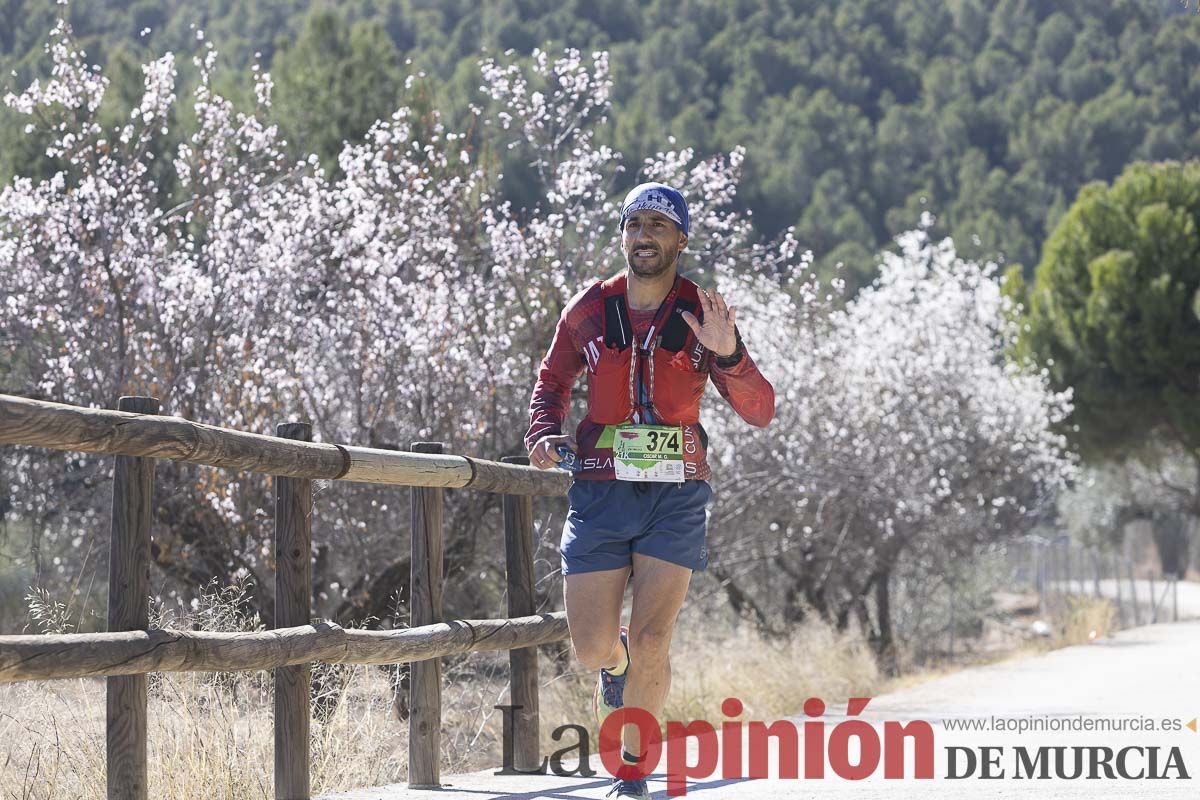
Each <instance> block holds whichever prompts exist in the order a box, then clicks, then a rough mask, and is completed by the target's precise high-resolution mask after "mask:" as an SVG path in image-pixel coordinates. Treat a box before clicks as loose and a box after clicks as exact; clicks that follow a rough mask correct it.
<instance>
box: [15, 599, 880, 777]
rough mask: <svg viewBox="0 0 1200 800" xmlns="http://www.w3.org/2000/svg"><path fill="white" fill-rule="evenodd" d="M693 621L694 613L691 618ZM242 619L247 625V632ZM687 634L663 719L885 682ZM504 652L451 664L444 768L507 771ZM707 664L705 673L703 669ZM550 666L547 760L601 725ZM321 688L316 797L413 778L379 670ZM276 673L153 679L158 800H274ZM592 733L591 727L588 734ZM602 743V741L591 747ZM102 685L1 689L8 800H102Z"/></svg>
mask: <svg viewBox="0 0 1200 800" xmlns="http://www.w3.org/2000/svg"><path fill="white" fill-rule="evenodd" d="M696 618H698V615H697V616H696ZM245 622H246V621H244V620H243V621H241V623H240V624H244V623H245ZM704 622H705V624H704V625H703V626H700V625H698V624H692V625H688V624H686V620H684V621H682V622H681V627H680V629H679V631H678V632H677V633H676V636H675V641H674V643H673V646H672V662H673V665H674V671H675V678H674V681H673V684H672V688H671V696H670V699H669V705H668V708H667V710H666V713H665V714H664V717H665V718H666V719H676V720H692V719H707V720H709V721H713V722H716V721H720V720H722V719H725V717H724V716H723V715H721V711H720V705H721V701H722V700H724V699H725V698H726V697H737V698H739V699H740V700H742V702H743V703H744V704H745V707H746V711H745V714H744V715H743V717H744V718H753V719H763V720H770V719H775V718H778V717H781V716H784V715H787V714H793V713H795V712H796V711H797V709H799V707H800V705H801V704H802V703H803V702H804V700H805V699H806V698H808V697H810V696H819V697H822V698H823V699H825V700H826V701H827V702H836V701H837V700H839V699H842V698H845V697H847V696H850V695H869V694H870V693H871V691H872V690H873V689H874V688H875V687H876V686H877V685H878V681H879V676H878V673H877V671H876V669H875V663H874V660H873V659H872V658H871V656H870V653H869V651H868V649H867V648H866V647H865V646H864V645H863V644H862V643H861V642H858V641H856V640H854V639H853V638H850V637H845V636H840V635H837V634H835V633H833V632H831V631H830V630H829V629H827V628H825V627H823V626H819V625H812V626H808V627H804V628H801V629H798V630H797V632H796V635H795V636H794V637H792V638H791V639H790V640H789V641H785V642H772V641H766V640H764V639H762V638H761V637H759V636H757V635H756V634H754V633H753V632H751V631H750V630H749V629H747V628H745V627H737V626H734V625H732V624H724V625H720V626H717V627H715V628H714V627H713V626H712V623H711V619H705V621H704ZM507 663H508V658H507V654H505V653H480V654H475V655H472V656H469V657H467V658H464V659H460V660H456V661H449V662H448V663H447V667H446V670H445V686H446V689H445V693H444V695H443V715H444V725H443V747H442V752H443V772H444V774H453V773H455V772H464V771H470V770H474V769H484V768H488V767H493V766H496V765H498V764H499V761H500V730H501V721H502V718H501V714H500V712H499V711H496V710H495V709H494V708H493V707H494V706H496V705H499V704H503V703H507V702H508V701H507V673H508V669H507ZM698 666H699V667H701V668H697V667H698ZM552 673H553V670H552V666H551V664H550V659H549V658H547V657H543V659H542V680H543V683H542V687H541V695H540V697H541V717H542V730H543V739H544V741H543V752H545V753H551V752H553V751H554V750H556V749H559V748H561V747H564V746H567V745H569V744H571V743H573V741H574V740H573V738H567V739H564V740H563V741H560V742H554V741H553V740H552V739H551V738H550V736H551V732H552V731H553V730H554V729H555V728H556V727H558V726H560V725H564V724H568V723H574V724H581V725H584V726H585V727H586V728H588V729H589V730H592V729H593V725H592V719H591V711H590V709H591V691H592V687H593V681H594V679H595V675H594V673H591V672H584V671H581V670H580V671H571V672H567V673H565V674H563V675H561V676H554V675H553V674H552ZM327 677H328V679H327V680H326V681H324V682H323V684H322V685H323V686H324V687H325V689H324V691H326V692H327V693H336V695H337V697H338V700H339V702H338V704H337V708H336V711H335V712H334V713H333V715H332V717H330V718H329V719H328V720H327V721H325V722H323V723H322V722H320V721H319V720H318V719H317V718H316V717H314V720H313V741H312V747H313V773H312V776H313V789H314V791H315V792H317V793H322V792H333V791H340V790H346V789H352V788H360V787H364V786H373V785H380V784H384V783H390V782H397V781H404V780H406V777H407V776H406V760H407V752H408V744H407V723H405V722H401V721H399V720H398V719H397V718H396V715H395V712H394V711H393V707H392V698H393V696H394V692H393V689H392V682H391V680H390V678H389V676H388V674H387V672H385V671H384V670H381V669H378V668H370V667H356V668H348V667H338V668H333V674H331V675H329V676H327ZM271 702H272V701H271V681H270V675H269V673H262V672H259V673H239V674H235V675H214V674H205V673H194V674H163V675H153V676H151V682H150V704H149V705H150V708H149V712H150V713H149V724H150V730H149V758H150V796H151V797H155V798H165V799H166V800H176V799H178V800H183V798H189V800H190V799H191V798H196V797H204V798H208V799H209V800H234V799H235V798H236V799H237V800H245V799H247V798H264V799H269V798H271V797H273V791H274V790H273V783H272V771H273V729H272V723H271ZM593 735H594V730H593ZM593 741H594V740H593ZM104 750H105V744H104V682H103V681H102V680H75V681H52V682H44V683H22V684H11V685H7V686H0V798H4V800H9V798H12V800H43V799H45V800H50V798H54V799H55V800H59V799H60V798H63V799H66V798H88V799H89V800H90V799H91V798H96V799H97V800H99V799H100V798H103V797H104V796H105V770H104Z"/></svg>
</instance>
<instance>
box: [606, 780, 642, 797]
mask: <svg viewBox="0 0 1200 800" xmlns="http://www.w3.org/2000/svg"><path fill="white" fill-rule="evenodd" d="M614 792H615V793H616V796H617V797H636V798H637V799H638V800H650V789H649V788H648V787H647V786H646V781H645V780H644V779H638V780H636V781H635V780H632V779H630V778H613V785H612V788H611V789H609V790H608V794H606V795H604V796H605V797H612V796H613V793H614Z"/></svg>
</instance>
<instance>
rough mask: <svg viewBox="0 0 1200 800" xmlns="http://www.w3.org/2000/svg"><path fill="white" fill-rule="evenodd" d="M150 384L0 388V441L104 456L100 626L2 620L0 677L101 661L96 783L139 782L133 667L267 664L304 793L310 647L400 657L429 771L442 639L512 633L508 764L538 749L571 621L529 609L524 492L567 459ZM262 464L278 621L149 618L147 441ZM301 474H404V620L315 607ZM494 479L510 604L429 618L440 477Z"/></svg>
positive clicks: (544, 488)
mask: <svg viewBox="0 0 1200 800" xmlns="http://www.w3.org/2000/svg"><path fill="white" fill-rule="evenodd" d="M158 411H159V407H158V401H157V400H156V399H154V398H148V397H124V398H121V401H120V403H119V404H118V410H116V411H109V410H103V409H94V408H82V407H77V406H71V405H65V404H62V403H50V402H45V401H41V400H31V399H28V398H23V397H14V396H11V395H0V445H3V444H9V445H32V446H36V447H44V448H49V449H54V450H67V451H75V452H86V453H99V454H106V455H113V456H116V459H115V461H114V474H113V477H114V480H113V507H112V538H111V545H110V546H111V558H110V574H109V632H107V633H85V634H66V635H57V636H0V683H5V682H13V681H34V680H50V679H57V678H84V677H106V678H107V679H108V702H107V740H108V797H109V798H110V800H118V799H119V800H146V797H147V793H148V784H147V777H146V773H147V763H146V728H147V725H146V678H145V675H146V673H149V672H209V671H223V672H232V671H242V670H265V669H271V670H274V677H275V726H276V730H275V797H276V798H279V799H280V800H297V799H298V798H307V797H309V794H310V786H309V739H308V730H309V675H310V673H309V670H310V665H311V664H312V663H314V662H328V663H342V664H400V663H409V662H412V663H413V672H412V680H411V681H410V695H409V706H410V708H411V709H412V714H411V716H410V718H409V785H410V786H412V787H414V788H416V787H436V786H438V785H439V783H440V774H439V763H440V754H439V741H440V728H441V681H442V679H441V667H440V663H439V659H440V658H442V657H443V656H447V655H451V654H457V653H468V652H474V651H479V650H508V651H510V653H511V654H510V664H511V670H510V671H511V674H510V694H511V697H512V701H511V702H512V704H513V705H517V706H521V707H522V708H521V709H519V710H517V711H516V713H515V714H514V715H513V717H514V721H513V730H512V731H506V737H509V736H511V741H512V743H513V747H514V753H515V754H516V756H515V766H516V767H517V768H518V769H526V768H536V767H537V766H538V763H539V759H538V757H537V750H538V738H539V732H538V709H537V650H536V647H537V646H538V645H541V644H548V643H551V642H558V641H563V640H565V639H567V638H569V632H568V630H567V622H566V616H565V614H563V613H562V612H556V613H552V614H534V613H533V612H534V610H535V609H534V606H535V602H534V598H535V594H534V585H533V580H534V575H533V551H534V542H533V506H532V497H533V496H535V495H544V496H561V495H565V494H566V493H567V489H568V487H569V486H570V476H569V475H567V474H566V473H563V472H559V471H557V470H554V471H547V472H543V471H541V470H538V469H534V468H533V467H530V466H528V464H527V462H525V461H524V459H506V461H507V462H508V463H500V462H495V461H487V460H484V459H477V458H471V457H468V456H461V455H452V454H445V453H442V446H441V445H440V444H439V443H436V442H430V443H418V444H416V445H414V447H413V451H410V452H404V451H397V450H380V449H375V448H368V447H356V446H352V445H339V444H326V443H320V442H312V441H310V440H311V428H310V427H309V426H308V425H307V424H305V423H286V424H282V425H280V426H279V427H278V429H277V435H276V436H266V435H262V434H255V433H247V432H245V431H236V430H231V429H228V428H221V427H216V426H212V425H204V424H200V423H196V422H191V421H189V420H185V419H180V418H178V417H169V416H162V415H160V414H159V413H158ZM162 458H165V459H170V460H173V461H180V462H186V463H190V464H201V465H206V466H211V467H219V468H223V469H230V470H237V471H244V472H258V473H263V474H267V475H272V476H274V492H275V517H276V519H275V522H276V529H275V564H276V581H275V597H276V620H275V624H276V628H275V629H274V630H269V631H259V632H243V633H216V632H207V631H178V630H151V629H148V617H147V607H146V598H147V595H148V594H149V568H150V555H149V549H150V520H151V519H152V511H153V509H152V497H153V486H154V463H155V460H156V459H162ZM313 480H343V481H354V482H360V483H374V484H387V485H393V486H410V487H413V488H412V547H413V550H412V562H411V563H412V575H411V579H412V580H411V593H412V602H411V604H410V605H411V608H412V619H411V624H412V627H410V628H406V629H403V630H391V631H368V630H358V629H343V628H341V627H340V626H338V625H336V624H333V623H330V622H318V623H315V624H310V618H311V613H312V609H311V602H312V601H311V597H312V587H311V583H312V576H311V556H310V552H311V542H312V536H313V525H312V523H313V520H312V486H311V482H312V481H313ZM444 488H472V489H478V490H482V491H488V492H499V493H502V494H504V495H505V497H504V502H503V503H502V507H503V513H504V536H505V553H506V573H507V576H508V577H507V590H508V613H509V615H510V616H509V617H508V618H500V619H484V620H452V621H445V622H444V621H442V607H441V595H442V568H443V565H442V560H443V540H442V518H443V513H442V505H443V498H442V490H443V489H444ZM505 724H506V725H507V724H508V719H507V718H506V719H505Z"/></svg>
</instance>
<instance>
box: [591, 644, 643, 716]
mask: <svg viewBox="0 0 1200 800" xmlns="http://www.w3.org/2000/svg"><path fill="white" fill-rule="evenodd" d="M621 646H622V647H624V648H625V657H626V658H629V628H627V627H625V626H624V625H622V626H621ZM631 666H633V664H632V662H631V663H630V664H629V665H628V666H626V667H625V672H624V673H623V674H621V675H610V674H608V670H606V669H604V668H603V667H601V669H600V679H599V680H598V681H596V692H595V694H594V695H592V711H593V712H594V713H595V715H596V730H597V731H599V730H600V726H601V725H603V724H604V720H605V718H606V717H608V715H609V714H611V713H612V712H614V711H616V710H617V709H618V708H620V707H621V706H623V705H625V677H626V676H627V675H629V668H630V667H631Z"/></svg>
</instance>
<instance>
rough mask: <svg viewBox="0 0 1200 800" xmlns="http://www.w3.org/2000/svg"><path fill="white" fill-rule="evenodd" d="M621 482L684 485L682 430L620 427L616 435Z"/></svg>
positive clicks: (616, 464)
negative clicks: (657, 482) (654, 482)
mask: <svg viewBox="0 0 1200 800" xmlns="http://www.w3.org/2000/svg"><path fill="white" fill-rule="evenodd" d="M613 468H614V469H615V471H616V474H617V480H619V481H660V482H663V483H682V482H683V480H684V476H683V429H682V428H680V427H679V426H678V425H620V426H618V427H617V428H616V432H615V433H614V435H613Z"/></svg>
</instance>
